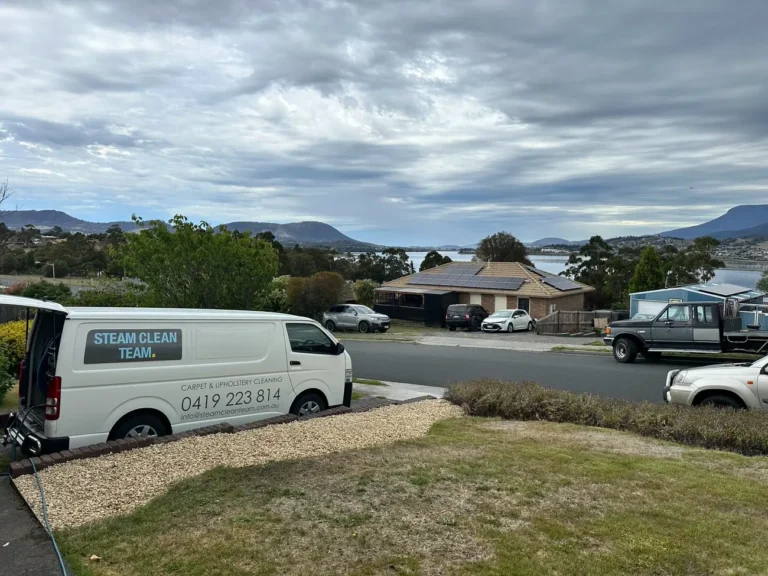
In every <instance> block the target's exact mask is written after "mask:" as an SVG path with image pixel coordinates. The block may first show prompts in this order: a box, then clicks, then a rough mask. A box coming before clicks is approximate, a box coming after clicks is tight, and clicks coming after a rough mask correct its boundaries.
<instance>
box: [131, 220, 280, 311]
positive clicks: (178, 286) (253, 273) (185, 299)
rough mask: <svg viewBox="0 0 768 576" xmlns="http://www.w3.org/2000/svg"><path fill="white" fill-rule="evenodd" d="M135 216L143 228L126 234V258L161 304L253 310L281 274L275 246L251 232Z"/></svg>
mask: <svg viewBox="0 0 768 576" xmlns="http://www.w3.org/2000/svg"><path fill="white" fill-rule="evenodd" d="M133 220H134V222H136V224H137V225H138V226H139V228H140V229H141V230H140V231H139V232H138V233H136V234H130V235H128V236H126V239H127V242H126V244H125V246H123V248H122V249H121V251H120V252H121V260H122V263H123V264H124V265H125V267H126V269H127V271H128V273H129V275H133V276H135V277H137V278H139V279H140V280H142V281H143V282H144V283H146V285H147V287H148V289H149V291H150V292H151V293H152V295H153V296H154V297H155V299H156V302H157V303H158V305H160V306H169V307H180V308H229V309H238V310H252V309H254V308H255V307H257V305H258V303H259V302H260V300H261V298H262V297H263V293H264V291H265V290H266V289H267V288H268V287H269V284H270V282H271V281H272V278H274V277H275V274H276V273H277V267H278V258H277V253H276V252H275V249H274V248H272V246H271V245H269V244H268V243H266V242H265V241H263V240H259V239H255V238H251V236H250V234H249V233H247V232H246V233H244V234H242V235H239V236H237V237H236V236H235V235H234V234H232V233H231V232H230V231H229V230H227V229H226V228H225V227H223V226H220V227H219V229H218V231H216V230H214V229H213V228H212V227H211V226H210V225H208V224H207V223H206V222H201V223H200V225H196V224H192V223H191V222H189V221H188V220H187V219H186V218H185V217H184V216H179V215H177V216H175V217H174V218H172V219H171V220H170V221H169V222H168V224H169V225H168V226H166V224H165V223H164V222H161V221H152V222H150V223H149V225H148V226H147V225H145V223H144V222H143V221H142V220H141V219H140V218H137V217H136V216H134V217H133Z"/></svg>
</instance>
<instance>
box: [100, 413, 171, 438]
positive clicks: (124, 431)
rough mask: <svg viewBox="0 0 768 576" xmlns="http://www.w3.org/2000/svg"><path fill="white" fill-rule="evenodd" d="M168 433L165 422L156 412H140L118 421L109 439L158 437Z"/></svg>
mask: <svg viewBox="0 0 768 576" xmlns="http://www.w3.org/2000/svg"><path fill="white" fill-rule="evenodd" d="M166 434H168V430H166V429H165V424H163V422H162V421H161V420H160V418H158V417H157V416H155V415H154V414H148V413H143V414H142V413H139V414H136V415H134V416H130V417H128V418H127V419H125V420H124V421H123V422H120V423H118V425H117V426H116V427H115V428H114V429H113V430H112V433H111V434H110V435H109V439H110V440H117V439H119V438H156V437H157V436H165V435H166Z"/></svg>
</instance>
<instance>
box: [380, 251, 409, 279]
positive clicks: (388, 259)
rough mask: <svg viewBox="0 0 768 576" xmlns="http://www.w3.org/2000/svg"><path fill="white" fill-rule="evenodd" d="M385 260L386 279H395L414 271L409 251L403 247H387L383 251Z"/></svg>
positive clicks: (382, 256)
mask: <svg viewBox="0 0 768 576" xmlns="http://www.w3.org/2000/svg"><path fill="white" fill-rule="evenodd" d="M381 258H382V260H383V262H384V280H382V282H388V281H389V280H395V279H397V278H402V277H403V276H407V275H408V274H411V273H412V272H413V267H412V266H411V261H410V259H409V258H408V253H407V252H406V251H405V250H403V249H402V248H387V249H385V250H384V251H383V252H382V253H381Z"/></svg>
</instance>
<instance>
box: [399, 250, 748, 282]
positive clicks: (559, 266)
mask: <svg viewBox="0 0 768 576" xmlns="http://www.w3.org/2000/svg"><path fill="white" fill-rule="evenodd" d="M440 254H442V255H443V256H449V257H450V258H451V260H453V261H454V262H469V261H471V260H472V254H460V253H459V252H448V251H446V252H440ZM426 255H427V253H426V252H408V257H409V258H410V259H411V261H412V262H413V267H414V268H415V269H416V271H418V270H419V266H421V263H422V262H423V261H424V257H425V256H426ZM528 258H529V260H530V261H531V262H532V263H533V265H534V266H536V267H537V268H541V269H542V270H544V271H545V272H551V273H552V274H559V273H560V272H562V271H563V270H565V268H566V262H567V261H568V258H567V257H565V256H529V257H528ZM761 274H762V273H761V272H757V271H755V270H735V269H732V268H728V269H725V268H723V269H720V270H717V271H716V273H715V278H714V280H713V282H724V283H728V284H736V285H737V286H744V287H745V288H755V287H756V286H757V283H758V281H759V280H760V276H761Z"/></svg>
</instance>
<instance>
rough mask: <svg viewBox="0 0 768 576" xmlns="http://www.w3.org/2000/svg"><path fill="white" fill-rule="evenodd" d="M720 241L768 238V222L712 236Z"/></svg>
mask: <svg viewBox="0 0 768 576" xmlns="http://www.w3.org/2000/svg"><path fill="white" fill-rule="evenodd" d="M712 236H714V237H715V238H717V239H718V240H728V239H730V238H768V222H765V223H763V224H759V225H758V226H753V227H752V228H745V229H744V230H726V231H725V232H715V233H714V234H712Z"/></svg>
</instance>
